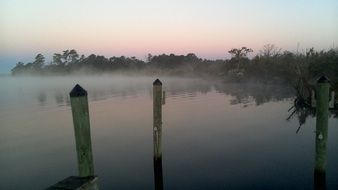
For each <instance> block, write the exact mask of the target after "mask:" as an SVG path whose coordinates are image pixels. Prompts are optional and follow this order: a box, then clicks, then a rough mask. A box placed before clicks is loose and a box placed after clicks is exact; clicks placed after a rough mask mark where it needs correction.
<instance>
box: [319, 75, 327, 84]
mask: <svg viewBox="0 0 338 190" xmlns="http://www.w3.org/2000/svg"><path fill="white" fill-rule="evenodd" d="M329 82H330V80H329V79H328V78H327V77H326V76H325V75H323V76H321V77H319V79H318V80H317V83H329Z"/></svg>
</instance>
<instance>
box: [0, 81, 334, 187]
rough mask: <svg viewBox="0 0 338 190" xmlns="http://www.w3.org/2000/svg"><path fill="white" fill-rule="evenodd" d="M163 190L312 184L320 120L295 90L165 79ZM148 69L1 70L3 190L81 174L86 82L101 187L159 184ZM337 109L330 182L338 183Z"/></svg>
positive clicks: (0, 164) (329, 146)
mask: <svg viewBox="0 0 338 190" xmlns="http://www.w3.org/2000/svg"><path fill="white" fill-rule="evenodd" d="M160 79H161V81H162V83H163V89H164V90H165V91H166V103H165V105H163V108H162V109H163V111H162V114H163V116H162V117H163V125H162V152H163V153H162V168H163V184H164V189H259V190H264V189H313V188H314V187H313V186H314V185H313V183H314V177H313V176H314V175H313V173H314V172H313V171H314V160H315V133H314V132H315V125H316V124H315V122H316V118H315V117H312V116H309V117H307V119H306V122H305V124H303V125H302V126H301V129H300V130H299V131H298V133H296V131H297V129H298V127H299V119H298V117H297V115H295V116H294V117H292V118H291V119H290V120H288V121H287V120H286V119H287V118H288V116H289V115H290V112H288V109H289V108H290V107H291V106H292V103H293V98H294V94H293V92H292V89H290V88H288V87H285V86H280V85H271V84H257V83H250V84H249V83H223V82H222V81H206V80H198V79H183V78H160ZM154 80H155V78H150V77H127V76H125V77H122V76H106V77H74V78H71V77H50V78H47V77H45V78H38V77H37V78H34V77H32V78H12V77H2V78H0V87H1V88H0V126H1V128H0V179H1V180H0V181H1V182H0V189H4V190H21V189H25V190H26V189H44V188H47V187H48V186H51V185H53V184H55V183H56V182H58V181H60V180H62V179H64V178H66V177H68V176H71V175H77V173H78V171H77V161H76V149H75V138H74V129H73V123H72V113H71V108H70V105H69V103H70V101H69V92H70V90H71V89H72V88H73V87H74V85H75V84H76V83H79V84H80V85H81V86H82V87H83V88H85V89H86V90H87V91H88V98H89V109H90V123H91V133H92V146H93V154H94V164H95V174H97V175H98V176H99V187H100V189H103V190H108V189H154V188H155V186H154V168H153V126H152V125H153V121H152V120H153V116H152V114H153V112H152V111H153V110H152V109H153V102H152V82H153V81H154ZM337 136H338V119H337V118H334V117H330V119H329V133H328V142H327V169H326V184H327V189H338V138H337Z"/></svg>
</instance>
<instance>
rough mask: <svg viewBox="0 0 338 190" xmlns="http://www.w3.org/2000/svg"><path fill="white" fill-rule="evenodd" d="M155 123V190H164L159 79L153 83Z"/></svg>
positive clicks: (160, 86) (160, 83) (160, 85)
mask: <svg viewBox="0 0 338 190" xmlns="http://www.w3.org/2000/svg"><path fill="white" fill-rule="evenodd" d="M153 122H154V123H153V124H154V125H153V141H154V142H153V143H154V176H155V189H156V190H162V189H163V173H162V82H161V81H160V80H159V79H156V80H155V81H154V83H153Z"/></svg>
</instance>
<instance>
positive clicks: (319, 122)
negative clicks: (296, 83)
mask: <svg viewBox="0 0 338 190" xmlns="http://www.w3.org/2000/svg"><path fill="white" fill-rule="evenodd" d="M329 88H330V83H329V80H328V79H327V78H326V77H325V76H322V77H320V78H319V79H318V81H317V89H316V90H317V91H316V117H317V118H316V154H315V168H314V186H315V189H325V186H326V185H325V183H326V182H325V181H326V177H325V175H326V171H325V170H326V145H327V136H328V118H329Z"/></svg>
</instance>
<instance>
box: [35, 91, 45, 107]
mask: <svg viewBox="0 0 338 190" xmlns="http://www.w3.org/2000/svg"><path fill="white" fill-rule="evenodd" d="M37 99H38V101H39V104H40V106H44V105H45V104H46V100H47V95H46V93H45V92H39V93H38V95H37Z"/></svg>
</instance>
